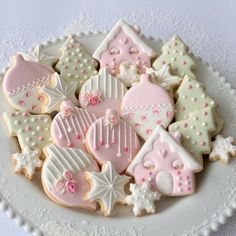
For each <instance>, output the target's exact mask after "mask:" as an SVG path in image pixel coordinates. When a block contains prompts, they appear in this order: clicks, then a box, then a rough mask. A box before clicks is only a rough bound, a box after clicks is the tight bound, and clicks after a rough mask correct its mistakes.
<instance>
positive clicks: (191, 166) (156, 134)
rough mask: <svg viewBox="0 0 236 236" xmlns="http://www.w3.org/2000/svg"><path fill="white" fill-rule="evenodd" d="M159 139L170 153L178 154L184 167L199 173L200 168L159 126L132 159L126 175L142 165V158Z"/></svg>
mask: <svg viewBox="0 0 236 236" xmlns="http://www.w3.org/2000/svg"><path fill="white" fill-rule="evenodd" d="M159 138H160V139H161V141H162V142H165V143H168V144H169V146H170V149H171V151H172V152H174V153H177V154H179V155H178V156H179V158H180V159H181V160H182V161H183V162H184V163H185V164H186V166H187V167H188V168H189V169H190V170H192V171H194V172H200V171H201V170H202V166H201V165H200V164H199V163H198V162H196V161H195V160H194V158H193V157H192V156H191V154H190V153H188V152H187V151H186V150H185V149H184V148H183V147H182V146H181V145H180V144H178V143H177V141H176V140H175V139H174V138H173V137H172V136H171V135H170V134H169V133H168V132H167V131H166V130H165V129H163V128H162V127H161V126H157V127H156V128H155V130H154V131H153V133H152V134H151V136H150V138H149V139H148V141H147V142H146V143H145V144H144V145H143V147H142V148H141V150H140V151H139V153H138V154H137V155H136V157H135V158H134V159H133V161H132V162H131V164H130V165H129V167H128V168H127V170H126V173H128V174H130V175H132V174H133V171H134V167H135V166H136V165H138V164H141V163H142V160H143V158H144V157H145V156H146V155H147V154H148V153H150V152H152V150H153V144H154V142H155V140H157V139H159Z"/></svg>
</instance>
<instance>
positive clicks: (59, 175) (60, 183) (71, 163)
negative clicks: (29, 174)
mask: <svg viewBox="0 0 236 236" xmlns="http://www.w3.org/2000/svg"><path fill="white" fill-rule="evenodd" d="M44 153H45V155H46V157H47V158H46V160H45V161H44V165H43V169H42V175H41V178H42V183H43V188H44V191H45V193H46V194H47V195H48V197H49V198H50V199H52V200H53V201H55V202H56V203H58V204H59V205H62V206H66V207H76V208H86V209H90V210H96V203H94V202H91V201H86V200H84V197H85V194H86V192H88V191H89V183H88V181H87V180H86V178H85V172H86V171H88V172H90V171H93V172H98V171H99V167H98V165H97V163H96V161H94V160H93V158H91V157H90V156H89V155H88V154H87V153H85V152H83V151H82V150H80V149H76V148H59V147H56V146H55V145H54V144H51V145H49V146H47V147H46V148H45V149H44Z"/></svg>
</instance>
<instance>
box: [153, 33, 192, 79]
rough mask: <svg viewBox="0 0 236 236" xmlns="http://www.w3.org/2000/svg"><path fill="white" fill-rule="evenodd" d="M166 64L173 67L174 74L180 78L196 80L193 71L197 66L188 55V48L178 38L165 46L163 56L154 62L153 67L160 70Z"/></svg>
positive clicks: (174, 38)
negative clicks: (185, 77) (187, 77)
mask: <svg viewBox="0 0 236 236" xmlns="http://www.w3.org/2000/svg"><path fill="white" fill-rule="evenodd" d="M166 64H170V65H171V69H172V73H173V74H175V75H178V76H180V77H183V76H185V75H189V76H191V77H193V78H195V75H194V73H193V71H192V70H193V69H194V68H195V67H196V64H195V62H194V61H193V59H192V58H191V57H190V56H189V55H188V46H187V45H186V44H185V43H184V42H183V41H182V40H181V39H180V38H179V37H177V36H174V37H173V38H171V39H170V40H169V41H168V42H167V43H166V44H164V46H163V47H162V54H161V56H160V57H158V58H157V59H156V60H155V61H154V63H153V67H154V68H155V69H156V70H160V69H161V68H162V67H163V66H164V65H166Z"/></svg>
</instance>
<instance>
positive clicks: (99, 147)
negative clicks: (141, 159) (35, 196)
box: [86, 109, 140, 173]
mask: <svg viewBox="0 0 236 236" xmlns="http://www.w3.org/2000/svg"><path fill="white" fill-rule="evenodd" d="M86 144H87V150H88V151H89V152H90V153H91V154H92V155H93V157H94V158H95V159H96V160H97V161H98V162H99V163H100V164H104V163H106V162H107V161H110V162H111V163H112V164H113V166H114V167H115V169H116V171H117V172H118V173H122V172H123V171H125V170H126V169H127V167H128V166H129V164H130V162H131V161H132V159H133V157H134V156H135V155H136V154H137V153H138V151H139V149H140V144H139V140H138V137H137V135H136V133H135V131H134V129H133V128H132V127H131V126H130V125H129V124H128V123H127V122H126V121H123V120H121V119H120V117H119V115H118V114H117V112H116V111H115V110H111V109H107V110H106V113H105V116H103V117H101V118H100V119H98V120H96V121H95V122H94V123H93V124H92V125H91V126H90V128H89V130H88V132H87V135H86Z"/></svg>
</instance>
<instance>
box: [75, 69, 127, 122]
mask: <svg viewBox="0 0 236 236" xmlns="http://www.w3.org/2000/svg"><path fill="white" fill-rule="evenodd" d="M126 92H127V88H126V87H125V85H124V84H123V83H122V82H121V81H120V80H119V79H117V78H115V77H113V76H111V74H110V73H109V71H108V69H105V68H103V69H100V71H99V74H98V75H95V76H93V77H91V78H90V79H89V80H87V81H86V82H85V83H84V84H83V86H82V88H81V90H80V94H79V102H80V106H81V107H82V108H86V109H87V110H88V111H89V112H91V113H94V114H95V116H96V117H98V118H99V117H102V116H103V115H104V113H105V111H106V109H108V108H111V109H113V110H116V111H117V112H119V113H120V106H121V101H122V98H123V97H124V95H125V93H126Z"/></svg>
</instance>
